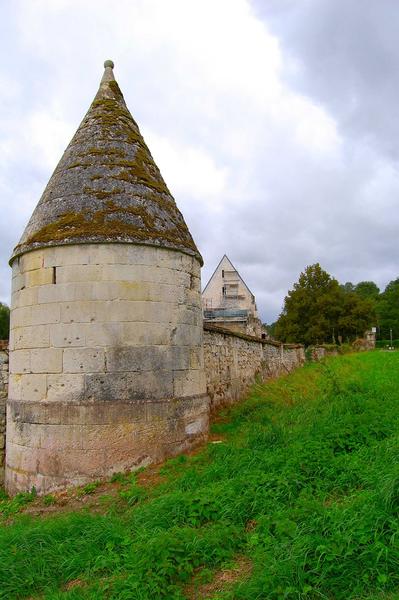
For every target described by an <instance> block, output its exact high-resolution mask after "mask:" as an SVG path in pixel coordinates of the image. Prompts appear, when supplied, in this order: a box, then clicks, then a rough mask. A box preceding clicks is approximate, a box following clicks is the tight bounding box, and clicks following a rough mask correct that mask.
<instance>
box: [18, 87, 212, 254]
mask: <svg viewBox="0 0 399 600" xmlns="http://www.w3.org/2000/svg"><path fill="white" fill-rule="evenodd" d="M120 182H123V185H121V183H120ZM118 183H119V185H118ZM110 200H112V204H109V201H110ZM63 205H64V206H65V210H64V211H62V206H63ZM60 209H61V210H60ZM93 239H96V240H97V241H101V240H102V239H103V240H104V241H106V242H110V241H112V240H114V241H118V242H119V241H121V240H122V241H126V242H132V243H135V242H136V243H137V242H139V243H149V244H156V245H159V246H162V245H165V246H167V247H168V248H170V247H172V248H173V247H174V248H176V249H178V250H179V249H180V250H182V251H185V252H189V253H190V254H193V255H196V256H197V257H198V259H199V260H200V261H202V259H201V256H200V254H199V252H198V250H197V248H196V246H195V244H194V242H193V239H192V237H191V235H190V232H189V231H188V229H187V226H186V224H185V222H184V219H183V217H182V215H181V213H180V211H179V209H178V208H177V206H176V203H175V201H174V199H173V197H172V195H171V194H170V192H169V189H168V187H167V186H166V184H165V182H164V180H163V178H162V176H161V173H160V171H159V169H158V167H157V166H156V164H155V162H154V159H153V157H152V156H151V153H150V151H149V149H148V147H147V145H146V143H145V141H144V139H143V137H142V136H141V133H140V131H139V128H138V126H137V124H136V122H135V121H134V119H133V118H132V116H131V115H130V113H129V111H128V109H127V107H126V104H125V102H124V99H123V95H122V92H121V91H120V89H119V86H118V84H117V83H116V82H115V81H107V82H102V83H101V85H100V89H99V91H98V93H97V95H96V97H95V99H94V101H93V102H92V104H91V106H90V108H89V110H88V112H87V114H86V116H85V117H84V119H83V121H82V123H81V125H80V127H79V129H78V130H77V132H76V134H75V135H74V137H73V139H72V141H71V143H70V144H69V146H68V148H67V150H66V151H65V153H64V156H63V157H62V158H61V160H60V162H59V164H58V166H57V168H56V170H55V172H54V174H53V176H52V178H51V179H50V181H49V183H48V185H47V187H46V189H45V191H44V193H43V196H42V198H41V200H40V202H39V204H38V206H37V207H36V209H35V211H34V213H33V215H32V217H31V220H30V222H29V224H28V226H27V228H26V230H25V233H24V235H23V236H22V238H21V241H20V243H19V244H18V246H17V247H16V249H15V251H14V255H13V256H17V255H19V254H21V253H23V252H25V251H27V250H29V249H32V248H33V247H34V248H37V247H40V246H41V245H43V246H45V245H53V244H55V243H56V244H62V243H72V242H73V243H85V242H88V241H91V240H93Z"/></svg>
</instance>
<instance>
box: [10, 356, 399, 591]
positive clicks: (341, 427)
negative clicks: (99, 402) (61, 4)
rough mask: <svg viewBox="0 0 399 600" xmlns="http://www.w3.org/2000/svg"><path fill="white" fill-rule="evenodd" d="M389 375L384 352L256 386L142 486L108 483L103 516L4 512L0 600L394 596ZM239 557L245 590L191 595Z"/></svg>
mask: <svg viewBox="0 0 399 600" xmlns="http://www.w3.org/2000/svg"><path fill="white" fill-rule="evenodd" d="M398 370H399V353H395V352H392V353H388V352H368V353H360V354H349V355H345V356H337V357H332V358H329V359H327V360H326V361H323V362H321V363H319V364H309V365H306V366H305V367H304V368H302V369H298V370H297V371H296V372H295V373H293V374H291V375H289V376H287V377H283V378H280V379H278V380H275V381H272V382H269V383H267V384H265V385H256V386H255V387H254V388H253V390H252V393H251V394H250V396H249V398H248V399H247V400H246V401H244V402H242V403H241V404H240V405H238V406H236V407H234V408H233V409H231V410H229V411H226V412H225V413H223V414H222V415H221V416H220V417H219V418H218V420H217V422H216V423H215V424H214V425H213V436H212V442H210V443H209V444H207V445H206V446H205V448H204V449H203V450H201V451H200V452H198V453H193V454H191V455H189V456H181V457H178V458H176V459H173V460H170V461H168V462H167V463H166V464H165V465H164V466H163V467H162V469H161V470H160V471H158V478H157V479H154V482H153V484H152V485H147V486H145V487H143V485H142V484H141V483H140V481H141V479H140V477H141V475H145V472H144V473H142V474H141V475H134V474H133V475H130V476H124V475H119V476H114V477H113V482H112V483H109V484H108V485H109V486H110V487H111V486H120V488H118V489H120V492H123V493H118V494H117V495H115V496H113V497H112V496H111V495H108V497H107V499H106V500H107V501H106V502H105V503H104V509H103V510H102V511H101V510H100V511H98V510H97V511H96V512H90V509H82V510H80V511H77V512H76V511H75V512H64V513H60V514H54V513H52V512H50V513H48V515H47V516H29V515H28V514H23V513H21V514H17V515H14V514H13V511H10V512H8V513H7V512H6V514H5V515H4V518H3V524H2V526H1V528H0V598H2V599H7V600H9V599H14V598H15V599H22V598H29V599H31V600H39V599H40V600H61V599H62V600H64V599H65V600H78V599H79V600H80V599H82V600H94V599H96V600H102V599H104V600H105V599H115V600H123V599H132V598H134V599H137V600H146V599H157V598H166V599H171V600H173V599H175V600H178V599H183V598H188V597H189V598H195V597H197V598H214V599H216V598H219V599H224V600H227V599H229V600H233V599H235V600H238V599H240V600H255V599H261V598H267V599H271V600H280V599H281V600H282V599H289V600H293V599H295V600H299V599H306V600H313V599H328V600H363V599H364V600H365V599H368V600H372V599H373V600H377V599H380V600H393V599H394V598H399V568H398V565H399V461H398V458H399V411H398V404H399V389H398V386H397V373H398ZM102 485H103V484H102ZM114 489H115V488H114ZM89 491H90V493H89V494H88V495H87V499H88V501H90V500H91V499H92V498H93V495H95V494H96V493H97V492H98V489H93V490H91V489H90V490H89ZM55 496H56V495H55ZM24 500H27V499H24ZM2 502H3V508H4V503H5V504H7V500H2ZM10 502H12V501H10ZM21 502H22V500H21ZM36 502H38V500H37V499H36V500H33V501H32V502H30V501H29V504H27V505H26V506H27V507H31V506H32V503H33V504H34V503H36ZM53 502H54V499H53V498H52V501H51V503H50V504H51V505H52V506H51V507H50V509H51V510H54V506H53ZM21 508H22V504H21ZM64 508H65V507H64ZM0 509H1V507H0ZM239 557H241V558H242V557H244V558H245V560H246V561H247V563H250V564H251V565H252V568H251V569H246V571H245V573H243V574H242V577H241V578H238V580H234V581H230V582H229V581H226V582H225V583H224V584H223V585H222V586H221V587H220V589H218V590H213V592H212V594H211V595H209V594H208V595H203V594H201V595H197V596H195V592H192V587H193V581H200V579H201V576H202V579H203V580H206V581H209V580H212V578H217V574H218V573H220V572H221V571H223V569H229V568H231V566H232V565H234V564H235V561H237V560H239ZM198 585H199V586H200V585H201V584H200V583H198ZM189 589H190V590H191V591H190V592H189V591H188V590H189ZM199 589H200V588H199ZM198 594H200V592H198Z"/></svg>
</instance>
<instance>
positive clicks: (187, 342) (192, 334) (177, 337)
mask: <svg viewBox="0 0 399 600" xmlns="http://www.w3.org/2000/svg"><path fill="white" fill-rule="evenodd" d="M200 335H201V332H200V331H199V328H198V326H196V325H187V324H185V323H177V324H176V325H175V326H174V327H173V331H172V336H171V343H172V345H176V346H198V344H199V343H200V342H201V338H200Z"/></svg>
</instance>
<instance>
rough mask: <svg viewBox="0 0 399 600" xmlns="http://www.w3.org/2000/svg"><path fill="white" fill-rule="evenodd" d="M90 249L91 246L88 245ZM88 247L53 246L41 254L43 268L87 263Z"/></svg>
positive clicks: (85, 245)
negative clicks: (42, 256)
mask: <svg viewBox="0 0 399 600" xmlns="http://www.w3.org/2000/svg"><path fill="white" fill-rule="evenodd" d="M94 246H95V245H94ZM90 247H91V245H90ZM88 254H89V245H87V244H84V245H79V244H77V245H76V246H55V247H53V248H46V249H45V251H44V252H43V255H44V266H45V267H63V266H70V265H84V264H88V263H89V256H88Z"/></svg>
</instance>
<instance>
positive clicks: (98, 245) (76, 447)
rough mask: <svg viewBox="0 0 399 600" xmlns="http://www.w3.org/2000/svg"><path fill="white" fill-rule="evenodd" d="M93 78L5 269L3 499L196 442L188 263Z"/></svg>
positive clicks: (121, 119)
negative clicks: (8, 295)
mask: <svg viewBox="0 0 399 600" xmlns="http://www.w3.org/2000/svg"><path fill="white" fill-rule="evenodd" d="M104 66H105V71H104V75H103V78H102V80H101V83H100V87H99V90H98V92H97V95H96V96H95V98H94V101H93V103H92V104H91V106H90V108H89V110H88V112H87V114H86V116H85V117H84V119H83V121H82V123H81V124H80V126H79V128H78V130H77V132H76V134H75V135H74V137H73V139H72V141H71V142H70V144H69V146H68V148H67V149H66V151H65V153H64V155H63V156H62V158H61V160H60V162H59V164H58V166H57V167H56V169H55V171H54V173H53V175H52V177H51V179H50V181H49V183H48V185H47V187H46V189H45V190H44V193H43V195H42V197H41V199H40V201H39V203H38V205H37V207H36V209H35V211H34V212H33V215H32V217H31V219H30V221H29V223H28V225H27V227H26V229H25V232H24V234H23V236H22V238H21V240H20V242H19V244H18V245H17V246H16V248H15V250H14V252H13V255H12V257H11V261H10V264H11V265H12V270H13V286H12V301H11V336H10V385H9V399H8V419H7V450H6V486H7V489H8V491H9V492H10V493H15V492H17V491H20V490H27V489H30V488H31V487H32V486H35V487H36V489H37V491H38V492H39V493H46V492H48V491H50V490H54V489H57V488H62V487H65V486H67V485H79V484H83V483H86V482H88V481H90V480H93V479H97V478H99V477H107V476H109V475H111V474H112V473H113V472H117V471H122V470H125V469H132V468H136V467H139V466H140V465H146V464H149V463H150V462H154V461H158V460H161V459H163V458H164V457H166V456H171V455H173V454H176V453H178V452H180V451H182V450H184V449H186V448H188V447H190V446H191V445H193V444H194V443H197V442H198V441H200V440H202V439H203V438H204V437H205V436H206V434H207V429H208V398H207V396H206V386H205V377H204V366H203V353H202V314H201V294H200V267H201V265H202V258H201V255H200V254H199V252H198V250H197V248H196V246H195V243H194V241H193V239H192V237H191V235H190V233H189V231H188V229H187V226H186V224H185V222H184V219H183V217H182V215H181V213H180V212H179V210H178V208H177V206H176V204H175V201H174V199H173V197H172V196H171V194H170V192H169V190H168V188H167V186H166V184H165V182H164V180H163V179H162V176H161V174H160V172H159V170H158V168H157V166H156V165H155V163H154V161H153V159H152V156H151V154H150V151H149V149H148V148H147V146H146V144H145V142H144V140H143V138H142V136H141V134H140V131H139V128H138V126H137V124H136V123H135V121H134V119H133V118H132V116H131V114H130V112H129V111H128V109H127V107H126V104H125V101H124V98H123V95H122V93H121V91H120V89H119V86H118V84H117V82H116V81H115V78H114V75H113V70H112V69H113V63H112V61H106V62H105V65H104Z"/></svg>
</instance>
